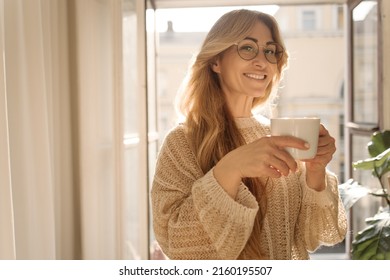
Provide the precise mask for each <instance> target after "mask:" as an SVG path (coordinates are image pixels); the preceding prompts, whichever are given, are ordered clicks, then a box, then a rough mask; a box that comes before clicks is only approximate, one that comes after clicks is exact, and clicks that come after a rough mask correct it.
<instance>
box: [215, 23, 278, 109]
mask: <svg viewBox="0 0 390 280" xmlns="http://www.w3.org/2000/svg"><path fill="white" fill-rule="evenodd" d="M246 38H247V39H248V40H250V41H254V42H256V43H257V45H258V46H259V52H258V54H257V55H256V56H255V57H254V58H253V59H252V60H244V59H242V58H241V57H240V56H239V54H238V52H237V45H233V46H231V47H230V48H229V49H227V50H226V51H225V52H223V53H222V54H221V55H220V57H219V58H218V59H217V61H216V62H215V64H214V65H213V66H212V69H213V71H214V72H216V73H217V74H218V77H219V80H220V85H221V88H222V91H223V93H224V94H225V95H226V98H227V101H228V104H229V105H230V106H232V105H233V104H235V105H234V106H244V105H242V104H246V105H245V106H249V107H250V108H249V110H250V109H251V106H252V101H253V98H255V97H260V98H261V97H264V96H265V93H266V89H267V87H268V86H269V85H270V83H271V82H272V80H273V79H274V76H275V75H276V73H277V64H272V63H270V62H268V61H267V59H266V57H265V55H264V52H263V47H262V46H266V45H267V43H269V42H273V39H272V34H271V31H270V29H269V28H268V27H267V26H266V25H265V24H264V23H262V22H260V21H257V22H256V23H255V25H254V26H253V28H252V30H251V32H250V33H249V34H248V36H246ZM245 110H246V111H248V108H246V109H245Z"/></svg>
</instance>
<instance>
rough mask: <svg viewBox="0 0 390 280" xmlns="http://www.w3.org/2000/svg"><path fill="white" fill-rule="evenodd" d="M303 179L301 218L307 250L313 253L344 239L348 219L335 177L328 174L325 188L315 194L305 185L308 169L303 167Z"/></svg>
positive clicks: (301, 179) (301, 177) (300, 222)
mask: <svg viewBox="0 0 390 280" xmlns="http://www.w3.org/2000/svg"><path fill="white" fill-rule="evenodd" d="M301 170H302V173H301V176H300V181H301V188H302V194H303V199H302V207H301V214H300V217H299V224H300V228H302V229H303V233H304V241H305V244H306V249H307V250H308V251H309V252H314V251H315V250H316V249H317V248H318V247H319V246H321V245H327V246H330V245H334V244H337V243H339V242H341V241H342V240H343V239H344V238H345V234H346V231H347V218H346V214H345V209H344V206H343V204H342V201H341V199H340V196H339V192H338V180H337V177H336V175H334V174H333V173H331V172H329V171H327V175H326V188H325V190H323V191H320V192H318V191H315V190H313V189H311V188H309V186H308V185H307V183H306V169H305V166H304V165H303V164H302V167H301Z"/></svg>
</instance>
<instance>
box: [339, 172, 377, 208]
mask: <svg viewBox="0 0 390 280" xmlns="http://www.w3.org/2000/svg"><path fill="white" fill-rule="evenodd" d="M369 192H370V190H369V188H367V187H364V186H362V185H359V184H358V183H357V182H355V181H353V179H349V180H348V181H347V182H345V183H343V184H341V185H339V193H340V197H341V201H342V202H343V205H344V208H345V210H349V209H350V208H351V207H352V206H353V205H354V204H355V203H356V202H357V201H358V200H359V199H361V198H362V197H364V196H366V195H367V194H368V193H369Z"/></svg>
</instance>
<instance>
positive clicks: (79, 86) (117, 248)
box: [0, 0, 129, 260]
mask: <svg viewBox="0 0 390 280" xmlns="http://www.w3.org/2000/svg"><path fill="white" fill-rule="evenodd" d="M121 13H122V10H121V0H115V1H114V0H83V1H78V0H34V1H33V0H28V1H26V0H0V259H24V260H29V259H43V260H50V259H119V258H121V257H122V256H123V253H122V250H123V246H124V245H123V244H124V242H123V239H125V238H127V237H125V236H124V235H123V229H122V225H121V224H120V223H121V221H122V220H121V219H122V218H123V214H122V213H121V212H122V211H123V210H122V209H123V205H122V199H124V198H123V197H122V194H123V192H122V191H123V190H122V181H123V178H122V177H123V172H124V171H123V166H124V165H123V159H122V157H123V155H122V153H123V150H122V149H123V127H122V125H120V124H122V118H123V112H122V110H121V109H120V110H118V107H120V106H118V104H119V105H122V104H121V103H119V100H121V95H122V87H121V84H120V83H118V81H121V80H122V76H121V75H122V71H123V69H122V62H121V60H120V58H121V56H120V55H118V54H120V53H121V51H122V49H121V46H122V45H121V44H122V41H121V40H122V37H121V36H122V34H121V32H120V31H121V30H118V26H120V25H121V24H122V17H121ZM127 231H129V230H127Z"/></svg>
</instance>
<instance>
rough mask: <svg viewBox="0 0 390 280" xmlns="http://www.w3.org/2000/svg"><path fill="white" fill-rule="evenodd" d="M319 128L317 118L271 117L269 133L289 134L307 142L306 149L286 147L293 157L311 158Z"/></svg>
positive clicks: (314, 151) (313, 155) (314, 150)
mask: <svg viewBox="0 0 390 280" xmlns="http://www.w3.org/2000/svg"><path fill="white" fill-rule="evenodd" d="M319 130H320V119H319V118H315V117H313V118H309V117H308V118H272V119H271V135H273V136H286V135H291V136H294V137H297V138H300V139H303V140H305V141H306V142H308V143H309V145H310V148H309V149H308V150H300V149H295V148H286V150H287V151H288V152H289V153H290V154H291V156H292V157H294V158H295V159H301V160H303V159H312V158H314V157H315V155H316V154H317V146H318V134H319Z"/></svg>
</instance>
